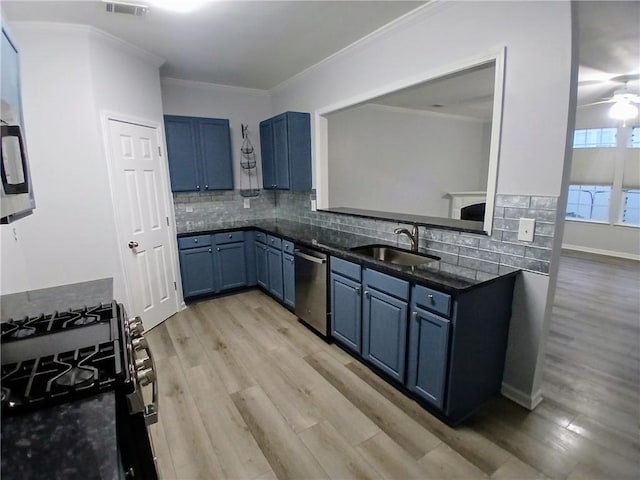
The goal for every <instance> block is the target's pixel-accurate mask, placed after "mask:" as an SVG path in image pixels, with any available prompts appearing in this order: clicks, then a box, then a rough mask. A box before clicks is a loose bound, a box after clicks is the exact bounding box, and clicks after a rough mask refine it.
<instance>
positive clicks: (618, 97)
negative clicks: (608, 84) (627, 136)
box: [584, 75, 640, 121]
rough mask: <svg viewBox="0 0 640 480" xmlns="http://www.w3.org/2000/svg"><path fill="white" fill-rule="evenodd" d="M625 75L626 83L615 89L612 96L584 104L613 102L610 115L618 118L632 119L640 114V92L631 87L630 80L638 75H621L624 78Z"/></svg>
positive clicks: (635, 78)
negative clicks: (639, 109)
mask: <svg viewBox="0 0 640 480" xmlns="http://www.w3.org/2000/svg"><path fill="white" fill-rule="evenodd" d="M622 77H624V80H623V81H624V85H623V86H622V88H618V89H617V90H614V91H613V95H611V97H609V98H606V99H604V100H601V101H598V102H592V103H588V104H586V105H584V106H585V107H588V106H591V105H600V104H603V103H611V104H613V105H611V108H610V109H609V116H610V117H611V118H614V119H616V120H623V121H626V120H631V119H632V118H635V117H636V116H637V115H638V107H637V105H638V104H640V94H639V92H638V91H637V90H634V89H631V88H629V82H630V81H633V80H637V79H638V75H624V76H621V77H620V80H622ZM615 80H616V79H611V80H610V81H615Z"/></svg>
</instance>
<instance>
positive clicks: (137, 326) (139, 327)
mask: <svg viewBox="0 0 640 480" xmlns="http://www.w3.org/2000/svg"><path fill="white" fill-rule="evenodd" d="M129 332H130V333H131V336H132V337H139V336H140V335H142V334H143V333H144V325H143V324H142V319H141V318H140V317H136V318H133V319H131V320H129Z"/></svg>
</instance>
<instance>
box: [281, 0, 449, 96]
mask: <svg viewBox="0 0 640 480" xmlns="http://www.w3.org/2000/svg"><path fill="white" fill-rule="evenodd" d="M455 3H456V2H453V1H447V0H429V1H428V2H427V3H426V4H424V5H421V6H419V7H417V8H416V9H414V10H411V11H410V12H407V13H405V14H404V15H402V16H400V17H398V18H396V19H394V20H392V21H391V22H389V23H387V24H385V25H383V26H382V27H380V28H378V29H377V30H374V31H373V32H371V33H369V34H368V35H365V36H364V37H362V38H360V39H358V40H356V41H355V42H353V43H352V44H350V45H347V46H346V47H344V48H343V49H341V50H338V51H337V52H335V53H332V54H331V55H329V56H328V57H326V58H324V59H323V60H320V61H319V62H318V63H315V64H313V65H311V66H310V67H308V68H306V69H304V70H302V71H301V72H299V73H296V74H295V75H294V76H293V77H289V78H288V79H286V80H284V81H283V82H281V83H279V84H278V85H276V86H275V87H273V88H271V89H270V90H269V92H270V93H271V94H272V95H275V94H277V93H279V92H280V91H282V90H284V89H285V88H287V87H288V86H289V85H290V84H292V83H295V82H296V81H298V80H299V79H300V78H302V77H304V76H306V75H309V74H310V73H311V72H313V71H314V70H317V69H319V68H320V67H322V66H323V65H324V64H326V63H330V62H332V61H333V60H335V59H336V58H339V57H342V56H344V55H348V54H350V53H352V52H353V51H355V50H357V49H358V48H362V47H365V46H366V45H367V44H369V43H371V42H373V41H374V40H376V39H378V38H379V37H382V36H385V35H388V34H390V33H391V32H393V31H395V30H398V29H402V28H405V27H407V26H409V25H410V24H411V23H413V22H417V21H420V20H421V19H422V18H423V17H425V16H430V15H433V14H434V13H436V12H438V11H440V10H444V9H446V8H450V7H451V6H453V5H454V4H455Z"/></svg>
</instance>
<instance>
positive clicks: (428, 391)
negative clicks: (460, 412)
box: [407, 304, 450, 408]
mask: <svg viewBox="0 0 640 480" xmlns="http://www.w3.org/2000/svg"><path fill="white" fill-rule="evenodd" d="M411 310H412V312H411V319H410V320H409V356H408V361H409V368H408V373H407V387H408V388H409V389H410V390H412V391H413V392H415V393H416V394H417V395H418V396H419V397H421V398H423V399H424V400H426V401H428V402H429V403H431V404H433V405H435V406H436V407H438V408H442V407H443V405H444V392H445V385H446V375H447V359H448V358H449V348H448V345H449V328H450V322H449V320H447V319H446V318H442V317H440V316H438V315H434V314H433V313H430V312H428V311H426V310H423V309H421V308H418V307H416V306H415V305H414V304H412V307H411Z"/></svg>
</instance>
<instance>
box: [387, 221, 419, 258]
mask: <svg viewBox="0 0 640 480" xmlns="http://www.w3.org/2000/svg"><path fill="white" fill-rule="evenodd" d="M393 233H395V234H396V235H400V234H401V233H404V234H405V235H406V236H407V237H409V239H410V240H411V250H413V251H414V252H417V251H418V225H416V224H415V223H414V224H413V228H412V229H411V231H409V230H407V229H406V228H400V227H398V228H394V229H393Z"/></svg>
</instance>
